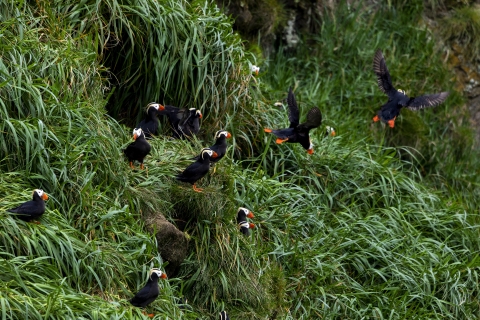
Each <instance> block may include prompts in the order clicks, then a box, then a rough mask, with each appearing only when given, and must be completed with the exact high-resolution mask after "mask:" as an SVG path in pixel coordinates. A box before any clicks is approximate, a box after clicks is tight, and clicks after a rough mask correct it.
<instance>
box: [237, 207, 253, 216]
mask: <svg viewBox="0 0 480 320" xmlns="http://www.w3.org/2000/svg"><path fill="white" fill-rule="evenodd" d="M238 211H243V212H244V213H245V215H246V216H247V217H249V218H254V217H255V216H254V215H253V212H252V211H250V210H248V209H247V208H243V207H240V208H238Z"/></svg>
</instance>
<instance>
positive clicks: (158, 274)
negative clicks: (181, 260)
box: [129, 268, 167, 318]
mask: <svg viewBox="0 0 480 320" xmlns="http://www.w3.org/2000/svg"><path fill="white" fill-rule="evenodd" d="M159 278H161V279H166V278H167V275H166V274H165V273H164V272H162V271H161V270H159V269H156V268H154V269H151V270H150V276H149V277H148V281H147V283H146V284H145V286H144V287H143V288H142V289H140V291H138V292H137V294H136V295H135V296H134V297H133V298H132V299H130V300H129V301H130V303H131V304H132V305H133V306H134V307H140V308H145V307H146V306H148V305H149V304H150V303H152V302H153V301H155V299H157V297H158V295H159V294H160V291H159V290H158V279H159ZM148 316H149V317H150V318H153V316H154V315H153V314H149V315H148Z"/></svg>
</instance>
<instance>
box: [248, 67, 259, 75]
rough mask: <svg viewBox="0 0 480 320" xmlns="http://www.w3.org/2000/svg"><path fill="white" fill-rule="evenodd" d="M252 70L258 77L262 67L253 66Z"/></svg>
mask: <svg viewBox="0 0 480 320" xmlns="http://www.w3.org/2000/svg"><path fill="white" fill-rule="evenodd" d="M250 70H251V71H252V72H255V75H257V76H258V72H259V71H260V67H257V66H256V65H252V66H251V67H250Z"/></svg>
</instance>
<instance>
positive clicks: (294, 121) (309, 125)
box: [264, 88, 322, 154]
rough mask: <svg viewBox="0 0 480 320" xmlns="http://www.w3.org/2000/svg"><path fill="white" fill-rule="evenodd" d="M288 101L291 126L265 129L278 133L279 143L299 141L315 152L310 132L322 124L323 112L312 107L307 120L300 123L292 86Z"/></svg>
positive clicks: (277, 141)
mask: <svg viewBox="0 0 480 320" xmlns="http://www.w3.org/2000/svg"><path fill="white" fill-rule="evenodd" d="M287 103H288V119H289V120H290V127H289V128H287V129H278V130H272V129H268V128H265V129H264V131H265V132H269V133H270V132H271V133H273V134H274V135H276V136H277V140H276V143H278V144H280V143H283V142H292V143H293V142H298V143H300V144H301V145H302V147H303V148H305V149H306V150H307V152H308V153H309V154H313V144H312V143H311V141H310V137H309V135H308V132H309V131H310V130H311V129H314V128H316V127H318V126H319V125H320V124H322V113H321V112H320V109H318V108H317V107H313V108H312V109H310V111H308V114H307V121H306V122H305V123H301V124H299V121H300V111H299V110H298V106H297V102H296V101H295V95H294V94H293V92H292V88H290V89H289V91H288V97H287Z"/></svg>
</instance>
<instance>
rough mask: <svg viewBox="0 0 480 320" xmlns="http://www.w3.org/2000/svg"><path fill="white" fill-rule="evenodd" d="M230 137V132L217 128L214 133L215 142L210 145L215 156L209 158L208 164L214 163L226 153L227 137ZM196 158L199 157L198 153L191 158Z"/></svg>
mask: <svg viewBox="0 0 480 320" xmlns="http://www.w3.org/2000/svg"><path fill="white" fill-rule="evenodd" d="M231 137H232V135H231V134H230V132H228V131H225V130H218V131H217V132H216V133H215V139H216V140H215V144H214V145H213V146H211V147H210V149H211V150H213V151H215V152H216V153H217V157H216V158H211V159H210V165H214V164H215V163H216V162H218V161H219V160H220V159H222V158H223V157H224V156H225V153H227V139H229V138H231ZM198 158H200V155H198V156H196V157H194V158H193V159H195V160H196V159H198Z"/></svg>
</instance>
